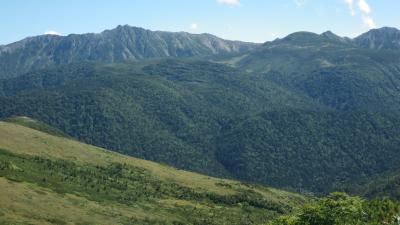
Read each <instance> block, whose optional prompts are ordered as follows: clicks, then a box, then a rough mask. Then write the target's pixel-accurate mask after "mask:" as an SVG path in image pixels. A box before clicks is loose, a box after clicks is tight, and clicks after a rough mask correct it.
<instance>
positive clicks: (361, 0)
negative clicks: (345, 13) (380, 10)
mask: <svg viewBox="0 0 400 225" xmlns="http://www.w3.org/2000/svg"><path fill="white" fill-rule="evenodd" d="M358 8H359V9H360V11H361V12H363V13H365V14H369V13H371V7H369V4H368V2H367V1H366V0H358Z"/></svg>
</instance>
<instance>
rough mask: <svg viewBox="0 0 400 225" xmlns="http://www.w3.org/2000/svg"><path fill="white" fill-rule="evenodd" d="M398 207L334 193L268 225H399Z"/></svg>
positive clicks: (399, 214) (383, 201)
mask: <svg viewBox="0 0 400 225" xmlns="http://www.w3.org/2000/svg"><path fill="white" fill-rule="evenodd" d="M399 223H400V203H399V202H395V201H392V200H389V199H383V200H379V199H376V200H373V201H366V200H363V199H361V198H359V197H350V196H348V195H346V194H343V193H333V194H331V195H329V196H328V197H325V198H321V199H318V200H316V201H315V202H314V203H312V204H309V205H306V206H304V207H303V208H302V209H301V210H300V212H298V213H296V214H295V215H292V216H285V217H282V218H279V219H277V220H275V221H273V222H271V223H269V225H322V224H323V225H343V224H346V225H361V224H362V225H382V224H388V225H398V224H399Z"/></svg>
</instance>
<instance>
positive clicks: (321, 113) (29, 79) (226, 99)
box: [0, 59, 400, 193]
mask: <svg viewBox="0 0 400 225" xmlns="http://www.w3.org/2000/svg"><path fill="white" fill-rule="evenodd" d="M358 79H359V80H360V81H363V80H365V81H367V79H365V78H364V77H361V76H359V77H358ZM330 84H332V83H327V85H328V86H329V85H330ZM345 84H347V82H345ZM350 84H351V83H350ZM361 84H362V83H357V85H361ZM314 87H318V86H317V85H316V86H314ZM391 87H392V86H388V87H385V86H382V88H385V89H384V90H389V89H390V88H391ZM310 90H313V89H310ZM341 90H348V91H351V90H352V89H351V86H345V87H341ZM361 91H362V92H361ZM0 93H2V97H0V104H1V105H2V108H1V109H0V117H1V118H8V117H11V116H18V115H27V116H29V117H32V118H35V119H38V120H40V121H44V122H45V123H47V124H50V125H51V126H53V127H56V128H57V129H59V130H61V131H62V132H65V133H66V134H68V135H69V136H71V137H74V138H76V139H78V140H81V141H84V142H85V143H90V144H94V145H96V146H101V147H104V148H107V149H110V150H114V151H118V152H120V153H123V154H127V155H131V156H134V157H139V158H143V159H147V160H152V161H157V162H161V163H166V164H169V165H172V166H175V167H177V168H180V169H185V170H191V171H197V172H201V173H205V174H208V175H213V176H219V177H230V178H236V179H241V180H244V181H248V182H257V183H260V184H266V185H271V186H274V187H283V188H288V189H291V190H301V191H307V192H308V191H312V192H316V193H327V192H330V191H332V190H334V189H332V185H334V184H336V183H345V182H347V181H349V180H352V179H355V178H360V177H369V176H373V175H375V174H380V173H382V172H385V171H387V170H396V169H399V166H398V165H400V161H399V160H400V157H399V154H400V153H399V152H398V148H397V146H399V144H400V138H399V136H398V134H399V133H400V131H399V127H400V120H399V119H398V118H399V117H398V116H396V115H397V114H396V112H395V110H392V109H396V108H397V107H398V105H396V104H395V101H396V98H393V101H389V102H385V101H380V102H376V103H374V102H372V101H369V100H368V101H365V102H364V103H363V104H365V106H366V107H362V108H361V107H348V109H343V108H341V107H333V105H330V104H326V103H325V102H324V101H320V100H319V99H314V98H313V96H311V95H308V93H307V92H302V91H301V90H300V89H295V88H293V87H292V86H289V85H284V84H282V83H278V82H275V81H273V80H270V79H267V78H266V76H265V75H264V74H259V73H249V72H245V71H242V70H239V69H236V68H232V67H229V66H225V65H222V64H217V63H210V62H207V61H199V60H187V59H186V60H177V59H174V60H172V59H169V60H151V61H142V62H137V63H124V64H109V65H104V64H93V63H84V64H71V65H67V66H61V67H54V68H51V69H46V70H39V71H34V72H30V73H27V74H25V75H22V76H20V77H17V78H12V79H6V80H2V81H1V82H0ZM341 93H345V92H344V91H342V92H341ZM357 93H358V94H360V95H362V96H367V95H368V96H369V97H368V98H380V97H381V95H380V94H377V93H374V92H372V91H371V90H370V89H360V91H358V92H357ZM386 93H388V92H386ZM326 94H329V93H326ZM328 96H329V97H331V98H337V97H338V96H337V95H336V92H334V93H332V94H329V95H328ZM343 99H344V100H346V101H347V100H348V98H347V97H346V98H343ZM356 102H357V103H360V102H359V101H356ZM374 104H377V106H379V107H377V106H376V105H374ZM310 165H312V166H310Z"/></svg>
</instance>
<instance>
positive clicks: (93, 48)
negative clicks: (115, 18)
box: [0, 25, 257, 78]
mask: <svg viewBox="0 0 400 225" xmlns="http://www.w3.org/2000/svg"><path fill="white" fill-rule="evenodd" d="M255 46H257V44H253V43H245V42H239V41H227V40H223V39H221V38H218V37H215V36H213V35H210V34H189V33H185V32H177V33H173V32H162V31H150V30H146V29H143V28H138V27H131V26H128V25H125V26H118V27H116V28H115V29H112V30H106V31H103V32H101V33H98V34H94V33H90V34H71V35H68V36H55V35H42V36H36V37H29V38H26V39H24V40H21V41H18V42H15V43H12V44H9V45H4V46H0V78H4V77H14V76H18V75H19V74H21V73H24V72H28V71H30V70H33V69H42V68H46V67H48V66H52V65H62V64H68V63H77V62H82V61H96V62H104V63H112V62H123V61H133V60H140V59H147V58H162V57H190V56H207V55H214V54H233V53H242V52H246V51H248V50H250V49H252V48H253V47H255Z"/></svg>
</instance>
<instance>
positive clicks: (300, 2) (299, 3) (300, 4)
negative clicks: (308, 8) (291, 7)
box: [294, 0, 306, 7]
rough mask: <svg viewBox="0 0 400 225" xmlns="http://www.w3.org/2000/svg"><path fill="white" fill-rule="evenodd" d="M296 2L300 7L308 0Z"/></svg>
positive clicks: (295, 0)
mask: <svg viewBox="0 0 400 225" xmlns="http://www.w3.org/2000/svg"><path fill="white" fill-rule="evenodd" d="M294 3H296V5H297V6H299V7H300V6H303V5H305V4H306V0H294Z"/></svg>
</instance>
